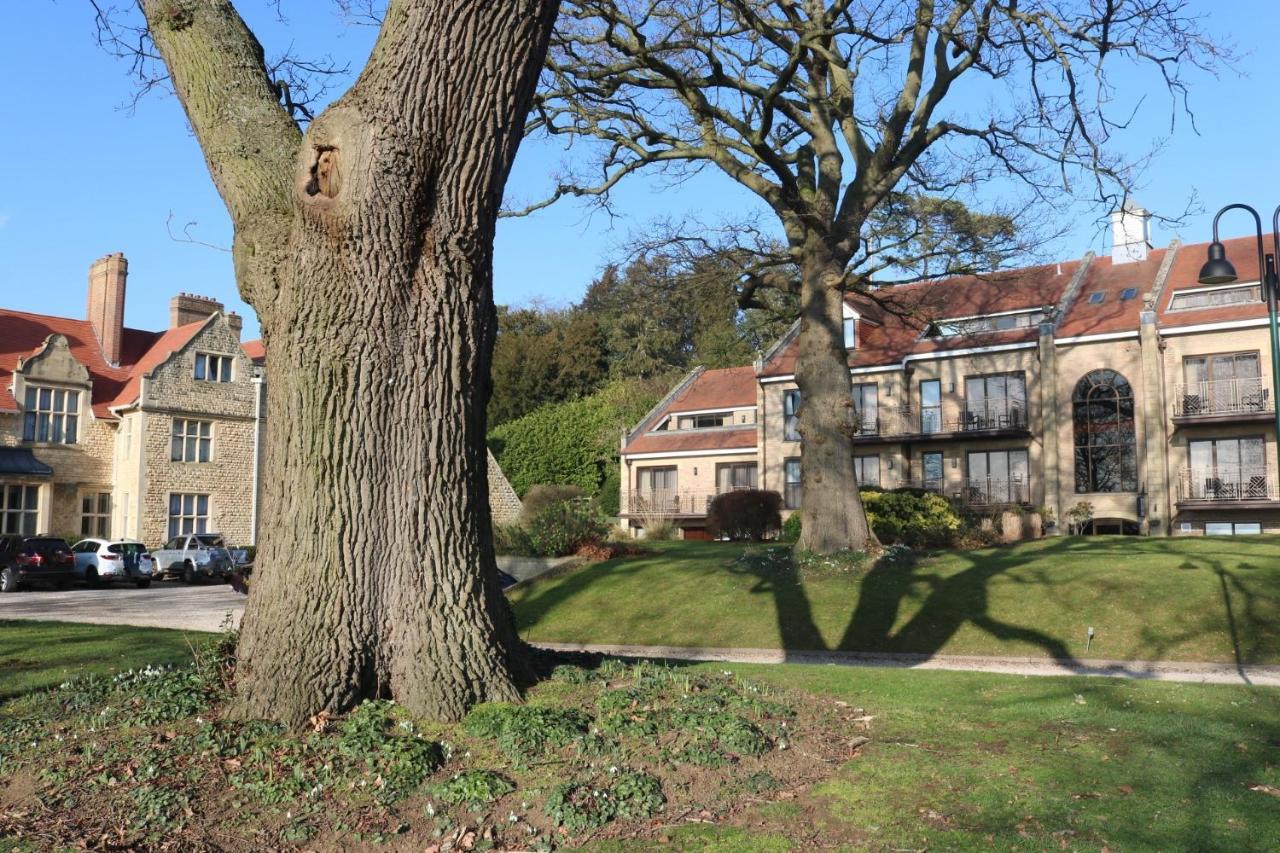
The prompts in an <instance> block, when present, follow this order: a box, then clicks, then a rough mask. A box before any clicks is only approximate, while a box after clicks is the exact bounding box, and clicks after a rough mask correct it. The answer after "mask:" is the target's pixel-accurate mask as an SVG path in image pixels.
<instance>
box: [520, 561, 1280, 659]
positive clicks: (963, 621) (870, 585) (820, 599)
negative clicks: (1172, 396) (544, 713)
mask: <svg viewBox="0 0 1280 853" xmlns="http://www.w3.org/2000/svg"><path fill="white" fill-rule="evenodd" d="M652 547H653V549H654V553H653V554H651V555H648V556H644V557H632V558H624V559H619V560H613V561H610V562H607V563H599V564H596V565H592V566H587V567H585V568H582V569H578V570H576V571H572V572H570V573H568V574H561V575H558V576H554V577H549V578H545V579H541V580H538V581H535V582H533V583H531V584H529V585H527V586H524V587H522V588H518V589H517V590H515V591H514V593H513V595H512V600H513V602H514V604H515V610H516V615H517V619H518V621H519V624H520V628H521V632H522V634H523V636H524V637H525V638H526V639H528V640H533V641H559V642H570V643H620V644H641V645H673V646H718V647H754V648H785V649H843V650H848V651H877V652H915V653H924V654H933V653H944V654H1004V655H1031V656H1051V657H1057V658H1073V657H1074V658H1080V657H1094V658H1123V659H1130V660H1181V661H1227V662H1237V661H1238V662H1242V663H1280V538H1277V537H1274V536H1266V537H1240V538H1232V539H1225V538H1198V539H1190V538H1187V539H1150V538H1137V537H1057V538H1052V539H1043V540H1040V541H1037V542H1029V543H1024V544H1021V545H1017V546H1011V547H1003V548H989V549H984V550H979V551H957V552H947V553H943V554H940V555H938V556H935V557H932V558H929V559H925V560H922V561H921V562H919V563H918V564H916V565H915V566H913V567H910V568H900V567H884V568H877V569H873V570H871V571H869V572H865V573H862V574H839V573H831V572H814V573H810V572H806V573H805V576H804V577H801V576H800V575H799V574H798V573H797V572H796V571H795V569H794V568H793V567H792V565H791V562H790V559H789V557H788V556H787V552H786V550H785V549H783V548H770V547H766V546H744V545H740V544H729V543H718V542H666V543H653V544H652ZM1090 626H1092V627H1093V628H1094V629H1095V632H1096V633H1095V636H1094V640H1093V643H1092V646H1091V647H1090V648H1089V649H1088V650H1087V652H1086V647H1085V646H1086V634H1087V630H1088V628H1089V627H1090Z"/></svg>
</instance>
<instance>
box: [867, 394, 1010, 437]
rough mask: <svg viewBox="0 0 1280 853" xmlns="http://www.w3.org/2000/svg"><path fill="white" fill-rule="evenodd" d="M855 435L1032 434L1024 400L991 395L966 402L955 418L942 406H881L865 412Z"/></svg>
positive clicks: (944, 435) (988, 435)
mask: <svg viewBox="0 0 1280 853" xmlns="http://www.w3.org/2000/svg"><path fill="white" fill-rule="evenodd" d="M856 417H857V418H858V420H857V424H856V429H855V432H854V435H853V442H854V443H855V444H874V443H876V442H884V441H935V440H940V439H954V438H959V437H969V438H1025V437H1026V436H1029V435H1030V434H1031V430H1030V427H1029V425H1028V423H1027V404H1026V401H1025V400H1015V399H988V400H982V401H977V402H972V403H965V404H964V405H963V406H962V407H961V410H960V412H959V414H958V415H957V416H956V417H954V418H949V419H947V418H943V410H942V408H941V407H940V406H925V407H924V408H922V409H913V408H911V407H909V406H879V407H877V408H876V409H875V410H873V411H868V412H862V413H859V415H857V416H856Z"/></svg>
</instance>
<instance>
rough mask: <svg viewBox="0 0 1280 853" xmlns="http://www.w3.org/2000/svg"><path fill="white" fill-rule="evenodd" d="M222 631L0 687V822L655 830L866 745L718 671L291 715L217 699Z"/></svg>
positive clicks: (581, 835)
mask: <svg viewBox="0 0 1280 853" xmlns="http://www.w3.org/2000/svg"><path fill="white" fill-rule="evenodd" d="M117 630H118V631H119V632H120V633H122V634H124V635H128V634H130V633H131V631H132V629H127V628H121V629H117ZM232 648H233V645H232V644H231V642H230V640H229V639H226V638H223V639H222V640H218V639H214V640H210V641H206V642H205V643H204V644H202V645H201V646H199V647H197V648H195V649H194V656H193V657H191V658H190V659H189V660H188V661H186V662H183V663H181V664H178V665H172V664H156V665H147V666H144V667H142V668H140V669H131V670H127V671H125V672H122V673H117V674H114V675H103V674H100V673H98V672H92V671H91V672H88V673H87V674H85V675H81V676H77V677H73V678H70V679H68V680H66V681H64V682H62V683H60V684H58V685H57V686H54V687H52V688H45V687H42V686H41V687H33V688H32V689H30V690H28V691H26V692H25V693H23V694H22V695H20V696H18V697H16V698H14V699H12V700H10V701H9V702H8V703H6V704H5V705H4V706H3V708H2V709H0V839H6V838H7V839H12V840H14V841H16V842H21V843H22V844H25V845H28V846H30V847H31V849H53V848H58V847H64V846H66V847H74V846H86V847H94V848H96V847H106V848H113V849H150V848H157V849H158V848H162V847H164V848H173V847H176V848H182V849H230V850H263V849H278V848H287V847H293V846H298V847H301V848H305V849H330V848H332V847H334V846H337V845H340V844H356V845H376V844H380V843H387V844H393V845H395V846H396V847H398V848H399V847H404V848H408V849H419V850H421V849H426V848H429V847H432V846H439V848H440V849H490V848H497V849H551V848H553V847H560V846H572V845H575V844H578V843H581V842H587V841H592V840H603V839H609V838H640V839H644V838H656V837H660V836H661V835H663V834H664V833H665V832H667V831H668V830H667V829H666V827H668V826H669V825H672V824H675V825H679V824H681V823H683V822H684V821H685V820H686V818H687V817H688V816H689V815H691V814H692V815H695V816H703V815H705V816H708V817H705V818H704V817H699V818H698V819H710V818H711V817H714V818H715V819H726V818H728V817H729V816H730V815H732V814H733V813H734V812H735V811H737V810H740V809H742V808H745V807H746V806H747V804H748V803H750V802H756V801H764V800H768V799H771V798H775V797H780V796H784V795H786V796H795V792H796V791H797V790H802V789H804V788H806V787H807V786H808V785H810V784H812V783H814V782H817V781H819V780H821V779H823V778H826V777H827V776H828V775H829V774H830V771H831V768H832V767H833V766H835V765H836V764H838V763H839V761H841V760H843V759H847V758H848V757H849V756H850V755H851V753H852V751H853V750H854V749H856V747H857V746H858V745H859V744H861V743H862V742H863V741H865V738H862V739H860V740H858V741H852V740H851V739H850V736H849V735H848V734H847V733H848V731H849V730H850V728H851V726H853V725H854V724H853V723H851V722H850V721H851V720H852V719H854V718H856V717H857V716H860V715H861V714H862V712H861V711H859V710H857V709H854V708H852V707H850V706H847V705H844V704H840V703H835V702H830V701H825V700H819V699H815V698H814V697H808V696H805V695H803V694H799V693H793V692H792V691H789V690H781V689H775V688H769V687H765V686H762V685H759V684H756V683H754V682H750V681H747V680H744V679H742V678H740V677H738V676H736V675H735V674H733V673H731V672H726V671H717V670H700V671H689V670H685V669H681V668H676V667H671V666H665V665H659V664H654V663H636V664H632V665H627V664H623V663H620V662H618V661H606V662H604V663H600V662H599V661H598V660H584V661H581V663H583V664H585V665H574V664H565V663H561V664H559V665H554V666H553V664H554V660H551V659H548V660H544V661H542V666H543V676H544V680H543V682H542V683H541V684H539V685H538V686H537V687H536V688H535V689H534V690H533V691H531V693H530V694H529V696H528V702H527V703H525V704H508V703H489V704H482V705H478V706H476V707H475V708H474V709H473V710H472V711H471V712H470V713H469V714H468V715H467V716H466V717H465V718H464V719H463V720H462V721H461V723H459V724H456V725H439V724H424V723H422V722H421V721H419V720H416V719H414V718H412V717H411V716H410V715H409V714H407V713H406V711H405V710H404V709H403V708H402V707H401V706H399V705H396V704H394V703H392V702H388V701H381V700H378V701H366V702H364V703H363V704H361V705H359V706H358V707H357V708H356V709H355V710H353V711H352V712H351V713H349V714H347V715H344V716H340V717H330V716H328V715H323V714H322V715H317V716H316V717H313V718H312V720H311V721H310V723H309V725H308V726H307V727H306V728H305V729H304V730H302V731H290V730H288V729H286V728H285V727H284V726H282V725H280V724H277V723H272V722H265V721H256V720H247V721H246V720H238V719H232V718H230V717H229V716H227V714H226V710H227V706H226V703H227V700H228V685H229V684H230V678H231V674H232V663H231V658H230V654H231V651H232ZM744 779H750V780H754V782H753V783H752V784H751V785H750V786H749V788H750V790H748V789H747V788H744V784H743V780H744ZM761 780H767V782H763V781H761Z"/></svg>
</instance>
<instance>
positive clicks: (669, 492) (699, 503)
mask: <svg viewBox="0 0 1280 853" xmlns="http://www.w3.org/2000/svg"><path fill="white" fill-rule="evenodd" d="M747 488H748V487H747V486H739V487H734V488H729V489H719V490H717V489H657V490H651V489H632V490H624V491H623V493H622V507H623V512H622V514H623V515H630V516H654V517H658V518H662V517H697V516H703V515H706V514H707V510H708V509H710V507H711V502H712V501H713V500H715V499H716V497H717V496H718V495H722V494H724V493H725V492H736V491H743V490H745V489H747Z"/></svg>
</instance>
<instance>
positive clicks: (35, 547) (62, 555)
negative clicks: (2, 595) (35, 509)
mask: <svg viewBox="0 0 1280 853" xmlns="http://www.w3.org/2000/svg"><path fill="white" fill-rule="evenodd" d="M75 571H76V560H75V556H74V555H73V554H72V553H71V546H69V545H68V544H67V543H66V541H65V540H63V539H57V538H54V537H52V536H14V535H0V592H15V591H16V590H18V589H20V588H21V587H24V586H27V585H29V584H32V583H47V584H52V585H54V586H56V587H57V588H58V589H62V588H63V587H65V586H66V585H67V584H69V583H71V579H72V578H73V577H75Z"/></svg>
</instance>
